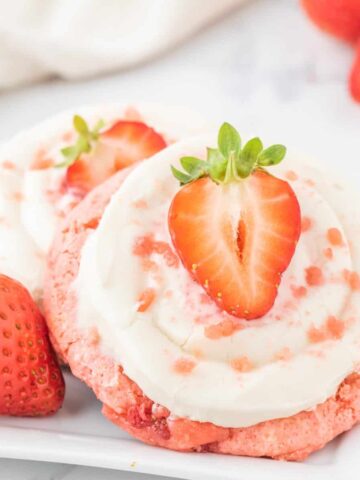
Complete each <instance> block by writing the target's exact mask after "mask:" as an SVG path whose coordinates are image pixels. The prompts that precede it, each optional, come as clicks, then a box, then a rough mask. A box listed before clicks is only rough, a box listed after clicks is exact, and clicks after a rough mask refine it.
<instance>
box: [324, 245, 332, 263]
mask: <svg viewBox="0 0 360 480" xmlns="http://www.w3.org/2000/svg"><path fill="white" fill-rule="evenodd" d="M324 256H325V258H327V259H328V260H332V259H333V258H334V252H333V250H332V248H330V247H327V248H325V250H324Z"/></svg>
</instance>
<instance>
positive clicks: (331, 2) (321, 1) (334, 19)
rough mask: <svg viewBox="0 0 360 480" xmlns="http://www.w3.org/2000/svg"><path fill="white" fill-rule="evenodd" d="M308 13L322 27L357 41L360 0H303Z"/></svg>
mask: <svg viewBox="0 0 360 480" xmlns="http://www.w3.org/2000/svg"><path fill="white" fill-rule="evenodd" d="M302 5H303V6H304V8H305V10H306V12H307V14H308V15H309V17H310V18H311V19H312V20H313V22H314V23H316V24H317V25H318V27H320V28H321V29H323V30H325V31H326V32H328V33H331V34H332V35H335V36H337V37H339V38H342V39H344V40H347V41H349V42H355V41H356V40H357V39H358V38H359V36H360V2H359V0H302Z"/></svg>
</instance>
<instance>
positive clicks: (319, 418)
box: [45, 170, 360, 460]
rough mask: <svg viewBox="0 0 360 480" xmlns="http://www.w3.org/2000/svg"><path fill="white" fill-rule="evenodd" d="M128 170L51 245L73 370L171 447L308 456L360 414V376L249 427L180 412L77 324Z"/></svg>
mask: <svg viewBox="0 0 360 480" xmlns="http://www.w3.org/2000/svg"><path fill="white" fill-rule="evenodd" d="M128 171H129V170H124V171H121V172H119V173H118V174H116V175H115V176H114V177H112V178H111V179H109V180H108V181H107V182H105V183H104V184H102V185H100V186H99V187H97V188H96V189H95V190H94V191H92V192H91V193H90V194H89V195H88V196H87V197H86V198H85V199H84V200H83V201H82V202H81V203H80V204H79V205H78V206H77V207H76V208H75V209H74V210H73V211H72V212H71V213H70V215H69V216H68V217H67V219H66V220H65V221H64V223H63V224H62V227H61V229H60V230H59V231H58V233H57V236H56V238H55V241H54V244H53V246H52V249H51V252H50V255H49V261H48V271H47V281H46V291H45V308H46V317H47V321H48V325H49V329H50V332H51V337H52V341H53V344H54V346H55V348H56V350H57V351H58V353H59V355H60V356H61V357H63V358H64V359H65V360H66V361H67V362H68V364H69V365H70V368H71V370H72V372H73V373H74V375H76V376H77V377H78V378H80V379H81V380H83V381H84V382H86V383H87V384H88V385H89V387H90V388H92V389H93V391H94V392H95V394H96V396H97V397H98V398H99V399H100V400H101V401H102V402H103V403H104V407H103V413H104V415H105V416H106V417H107V418H109V419H110V420H111V421H112V422H114V423H115V424H117V425H119V426H120V427H121V428H123V429H124V430H126V431H127V432H128V433H130V434H131V435H133V436H134V437H136V438H138V439H140V440H142V441H144V442H146V443H149V444H151V445H158V446H161V447H165V448H170V449H174V450H182V451H211V452H218V453H227V454H232V455H248V456H256V457H257V456H261V457H262V456H266V457H272V458H276V459H285V460H303V459H305V458H306V457H307V456H308V455H309V454H310V453H311V452H313V451H316V450H318V449H320V448H322V447H323V446H324V445H325V444H326V443H327V442H329V441H331V440H332V439H333V438H334V437H336V436H337V435H339V434H340V433H342V432H344V431H346V430H348V429H350V428H351V427H352V426H353V425H355V424H356V423H357V422H358V421H359V419H360V376H359V375H357V374H352V375H349V376H348V377H347V378H346V379H345V380H344V382H343V383H342V384H341V385H340V387H339V388H338V391H337V393H336V395H335V396H333V397H331V398H329V399H328V400H327V401H325V402H324V403H322V404H320V405H318V406H317V407H316V408H315V409H314V410H311V411H304V412H301V413H298V414H297V415H294V416H291V417H288V418H283V419H276V420H271V421H266V422H263V423H260V424H257V425H254V426H251V427H247V428H224V427H218V426H216V425H213V424H211V423H200V422H196V421H191V420H188V419H186V418H174V417H173V416H171V412H169V411H168V410H167V409H166V408H165V407H162V406H160V405H158V404H155V403H154V402H153V401H152V400H151V399H149V398H148V397H146V396H145V395H144V394H143V392H142V391H141V389H140V388H139V387H138V386H137V385H136V384H135V383H134V382H133V381H132V380H130V379H129V378H128V377H127V376H126V375H125V374H124V373H123V370H122V367H121V365H117V364H116V363H114V361H113V360H112V359H111V358H110V357H108V356H106V355H104V354H103V353H102V352H101V351H100V348H99V337H98V333H97V332H96V330H91V331H83V330H80V328H78V326H77V318H76V311H77V308H76V306H77V298H76V295H75V292H74V291H73V290H71V288H70V286H71V283H72V282H73V281H74V280H75V278H76V276H77V273H78V269H79V261H80V254H81V249H82V246H83V245H84V242H85V240H86V238H87V236H88V234H89V232H90V231H91V230H92V229H96V228H97V225H98V223H99V221H100V219H101V216H102V213H103V211H104V209H105V207H106V205H107V204H108V202H109V200H110V198H111V195H112V194H113V193H114V192H115V191H116V190H117V189H118V187H119V186H120V184H121V183H122V181H123V179H124V178H125V176H126V175H127V173H128Z"/></svg>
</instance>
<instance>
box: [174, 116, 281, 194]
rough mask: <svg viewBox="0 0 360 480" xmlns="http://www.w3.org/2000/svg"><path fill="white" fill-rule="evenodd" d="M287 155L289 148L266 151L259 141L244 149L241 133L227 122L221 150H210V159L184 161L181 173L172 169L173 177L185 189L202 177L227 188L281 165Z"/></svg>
mask: <svg viewBox="0 0 360 480" xmlns="http://www.w3.org/2000/svg"><path fill="white" fill-rule="evenodd" d="M285 155H286V147H284V145H280V144H276V145H271V146H270V147H268V148H266V149H264V147H263V143H262V141H261V140H260V138H258V137H254V138H252V139H251V140H249V141H248V142H247V143H246V144H245V145H244V146H243V147H242V141H241V137H240V134H239V132H238V131H237V130H236V129H235V128H234V127H233V126H232V125H230V124H229V123H227V122H225V123H223V124H222V126H221V127H220V130H219V133H218V148H207V159H206V160H202V159H200V158H197V157H188V156H187V157H182V158H180V164H181V166H182V167H183V169H184V170H185V172H182V171H180V170H178V169H177V168H175V167H174V166H171V170H172V173H173V175H174V177H175V178H176V179H177V180H179V182H180V184H181V185H186V184H188V183H191V182H193V181H195V180H198V179H199V178H202V177H210V178H211V180H213V181H214V182H215V183H217V184H225V185H226V184H228V183H230V182H234V181H241V180H243V179H245V178H247V177H249V176H250V175H251V174H252V173H253V172H254V171H255V170H259V169H260V170H264V169H265V167H270V166H273V165H277V164H278V163H280V162H281V161H282V160H283V159H284V157H285Z"/></svg>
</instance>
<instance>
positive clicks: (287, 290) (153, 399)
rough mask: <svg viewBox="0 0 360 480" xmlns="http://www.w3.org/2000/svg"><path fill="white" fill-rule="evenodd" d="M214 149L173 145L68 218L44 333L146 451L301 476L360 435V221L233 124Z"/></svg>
mask: <svg viewBox="0 0 360 480" xmlns="http://www.w3.org/2000/svg"><path fill="white" fill-rule="evenodd" d="M215 143H216V137H215V136H214V135H211V134H210V135H208V136H201V137H196V138H193V139H189V140H187V141H182V142H178V143H177V144H174V145H172V146H170V147H168V148H166V149H164V150H162V151H161V152H159V153H157V154H156V155H154V156H153V157H151V158H150V159H149V160H148V161H146V162H142V163H140V164H138V165H137V166H136V167H135V168H132V169H131V171H129V170H123V171H121V172H119V173H117V174H116V175H115V176H113V177H112V178H111V179H110V180H108V181H107V182H106V183H104V184H103V185H101V186H99V187H97V188H96V189H94V190H93V191H92V192H91V193H90V194H89V195H87V197H86V198H85V199H84V200H83V201H82V202H81V203H80V204H79V205H78V206H77V207H75V208H74V210H73V211H72V212H71V213H70V215H69V216H68V217H67V219H66V220H65V221H64V223H63V224H62V226H61V229H59V231H58V233H57V235H56V238H55V242H54V244H53V246H52V248H51V252H50V255H49V262H48V272H47V277H48V278H47V283H46V292H45V307H46V315H47V321H48V325H49V328H50V332H51V335H52V338H53V340H54V344H55V346H56V348H57V350H58V352H59V353H60V354H61V355H62V356H63V357H64V358H65V359H66V360H67V361H68V363H69V365H70V367H71V369H72V371H73V373H74V374H75V375H76V376H78V377H79V378H81V379H82V380H84V381H85V382H86V383H87V384H88V385H89V386H90V387H91V388H92V389H93V390H94V392H95V394H96V395H97V396H98V398H99V399H100V400H101V401H102V402H103V404H104V407H103V413H104V414H105V415H106V416H107V417H108V418H109V419H110V420H112V421H113V422H114V423H116V424H117V425H119V426H120V427H122V428H124V429H125V430H126V431H128V432H129V433H130V434H132V435H134V436H135V437H137V438H139V439H141V440H143V441H144V442H147V443H150V444H152V445H159V446H162V447H166V448H170V449H175V450H182V451H212V452H219V453H227V454H234V455H249V456H267V457H272V458H277V459H288V460H302V459H304V458H306V457H307V455H309V454H310V453H311V452H313V451H315V450H317V449H319V448H321V447H323V446H324V445H325V444H326V443H327V442H329V441H330V440H332V439H333V438H334V437H335V436H337V435H338V434H340V433H341V432H343V431H345V430H348V429H349V428H351V427H352V426H353V425H354V424H356V423H357V422H358V420H359V418H360V377H359V375H358V373H357V371H358V370H357V369H358V365H359V360H360V353H359V341H360V325H359V309H360V277H359V275H358V273H357V272H359V271H360V249H359V245H358V242H357V241H356V237H357V235H359V234H360V212H359V211H358V208H357V206H356V205H357V202H356V201H353V200H354V195H353V194H352V193H351V192H349V190H348V189H347V188H344V187H343V186H341V185H338V184H337V183H334V182H333V181H332V180H331V179H330V180H328V179H327V175H326V174H324V173H322V172H319V171H316V170H314V169H312V168H311V167H308V166H306V165H305V164H304V163H303V162H302V161H301V159H300V160H299V159H296V158H295V157H294V156H293V155H288V156H289V160H286V161H284V162H281V161H282V160H283V158H284V156H285V153H286V150H285V147H283V146H282V145H273V146H271V147H268V148H264V147H263V144H262V142H261V141H260V139H259V138H253V139H251V140H249V141H248V142H246V143H243V142H242V140H241V138H240V135H239V134H238V132H237V131H236V130H235V129H234V128H233V127H232V126H231V125H229V124H224V125H223V126H222V127H221V129H220V131H219V135H218V146H217V148H214V147H213V146H214V144H215ZM280 162H281V163H280Z"/></svg>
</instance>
